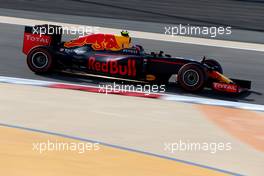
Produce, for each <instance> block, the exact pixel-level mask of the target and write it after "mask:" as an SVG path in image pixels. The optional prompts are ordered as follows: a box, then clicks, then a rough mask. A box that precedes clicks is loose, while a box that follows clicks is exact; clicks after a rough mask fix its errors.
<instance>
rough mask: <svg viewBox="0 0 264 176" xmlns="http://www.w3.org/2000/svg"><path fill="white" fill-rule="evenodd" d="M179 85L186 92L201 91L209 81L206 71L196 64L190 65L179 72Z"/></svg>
mask: <svg viewBox="0 0 264 176" xmlns="http://www.w3.org/2000/svg"><path fill="white" fill-rule="evenodd" d="M177 80H178V84H179V85H180V86H181V87H182V88H183V89H184V90H186V91H189V92H197V91H201V90H202V89H203V88H204V86H205V83H206V81H207V74H206V71H205V69H204V68H203V67H202V66H201V65H199V64H196V63H189V64H186V65H184V66H182V68H181V69H180V70H179V72H178V76H177Z"/></svg>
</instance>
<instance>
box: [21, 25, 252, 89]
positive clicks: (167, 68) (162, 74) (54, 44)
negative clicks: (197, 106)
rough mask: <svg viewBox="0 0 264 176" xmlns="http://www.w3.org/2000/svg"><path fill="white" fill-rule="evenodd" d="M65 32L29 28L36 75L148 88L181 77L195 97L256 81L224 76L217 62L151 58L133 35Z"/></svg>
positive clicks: (27, 50) (27, 47)
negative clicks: (96, 78)
mask: <svg viewBox="0 0 264 176" xmlns="http://www.w3.org/2000/svg"><path fill="white" fill-rule="evenodd" d="M54 31H57V32H56V33H54ZM58 31H59V32H58ZM61 31H62V28H61V27H60V26H51V25H39V26H34V27H30V26H26V27H25V33H24V44H23V53H24V54H26V55H27V65H28V67H29V69H30V70H32V71H33V72H35V73H38V74H40V73H47V72H51V71H54V70H59V71H63V70H64V71H65V70H68V71H72V72H74V73H76V72H77V73H83V74H92V75H101V76H107V77H114V78H118V79H128V80H135V81H142V82H148V83H166V82H168V81H169V79H170V77H171V76H173V75H175V77H176V82H177V83H178V84H179V86H180V87H181V88H182V89H184V90H186V91H190V92H197V91H200V90H202V89H203V88H205V87H208V88H211V89H213V90H216V91H221V92H229V93H240V92H243V91H246V90H249V89H250V87H251V82H250V81H246V80H238V79H230V78H228V77H226V76H224V75H223V69H222V67H221V65H220V64H219V63H218V62H217V61H216V60H214V59H206V58H205V57H204V58H203V59H201V61H195V60H191V59H186V58H179V57H171V56H170V55H164V54H163V52H162V51H161V52H159V53H154V52H152V53H146V52H145V51H144V49H143V47H142V46H139V45H135V46H131V38H130V36H129V35H128V33H127V32H121V35H112V34H91V35H87V36H83V37H80V38H77V39H74V40H71V41H66V42H63V41H61V37H62V32H61Z"/></svg>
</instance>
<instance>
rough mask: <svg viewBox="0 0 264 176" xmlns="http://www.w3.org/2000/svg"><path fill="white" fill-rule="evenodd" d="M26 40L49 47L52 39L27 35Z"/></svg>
mask: <svg viewBox="0 0 264 176" xmlns="http://www.w3.org/2000/svg"><path fill="white" fill-rule="evenodd" d="M25 40H26V41H29V42H37V43H43V44H47V45H48V44H49V43H50V37H45V36H42V37H40V35H34V34H25Z"/></svg>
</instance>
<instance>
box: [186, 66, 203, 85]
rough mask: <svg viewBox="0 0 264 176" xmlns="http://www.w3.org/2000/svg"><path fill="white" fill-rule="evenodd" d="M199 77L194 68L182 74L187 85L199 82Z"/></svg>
mask: <svg viewBox="0 0 264 176" xmlns="http://www.w3.org/2000/svg"><path fill="white" fill-rule="evenodd" d="M199 80H200V77H199V74H198V72H197V71H195V70H192V69H191V70H187V71H186V72H184V74H183V82H184V84H186V85H187V86H191V87H193V86H196V85H197V84H198V83H199Z"/></svg>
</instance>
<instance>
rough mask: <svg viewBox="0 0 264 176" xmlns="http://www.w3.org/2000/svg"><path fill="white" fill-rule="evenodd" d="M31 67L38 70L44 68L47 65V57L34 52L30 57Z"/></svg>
mask: <svg viewBox="0 0 264 176" xmlns="http://www.w3.org/2000/svg"><path fill="white" fill-rule="evenodd" d="M31 61H32V65H33V66H34V67H36V68H38V69H42V68H45V67H46V66H47V65H48V62H49V59H48V56H47V55H46V54H45V53H43V52H36V53H34V54H33V55H32V57H31Z"/></svg>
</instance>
